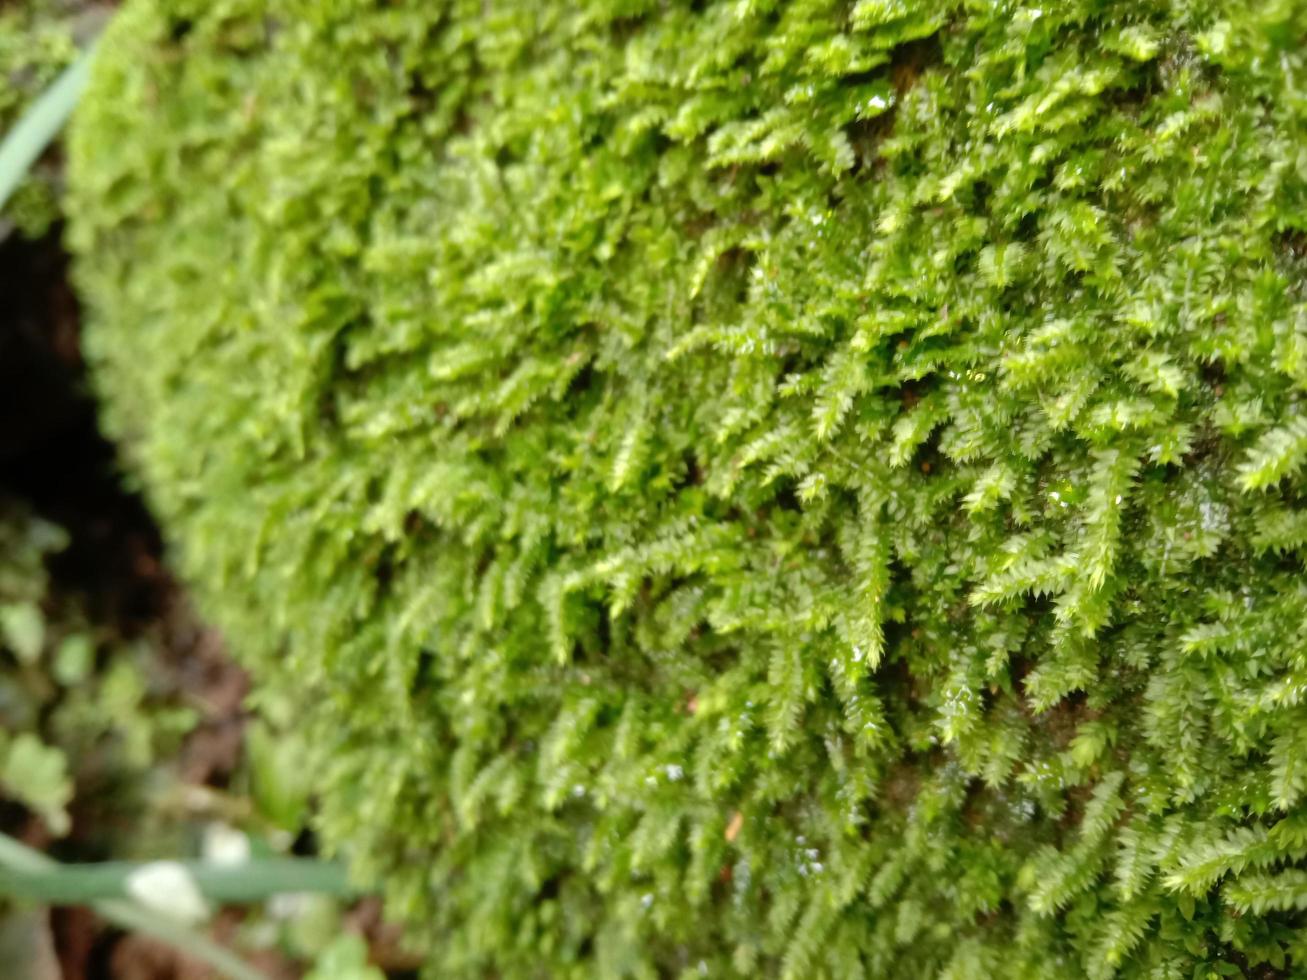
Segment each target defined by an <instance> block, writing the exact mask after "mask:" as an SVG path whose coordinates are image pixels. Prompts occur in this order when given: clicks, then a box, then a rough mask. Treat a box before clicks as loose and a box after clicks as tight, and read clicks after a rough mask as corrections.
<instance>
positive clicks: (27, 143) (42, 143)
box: [0, 47, 95, 208]
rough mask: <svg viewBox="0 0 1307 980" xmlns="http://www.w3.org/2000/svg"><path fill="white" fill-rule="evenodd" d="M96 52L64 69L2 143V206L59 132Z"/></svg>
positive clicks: (0, 146) (91, 52) (70, 110)
mask: <svg viewBox="0 0 1307 980" xmlns="http://www.w3.org/2000/svg"><path fill="white" fill-rule="evenodd" d="M94 54H95V48H94V47H91V48H88V49H87V50H86V51H84V52H82V54H81V55H79V56H78V58H77V60H76V61H74V62H73V63H72V64H71V65H69V66H68V67H67V68H66V69H64V72H63V74H62V75H60V76H59V77H58V78H57V79H55V82H54V84H53V85H51V86H50V87H49V88H48V89H46V90H45V92H43V93H42V94H41V97H40V98H38V99H37V100H36V102H34V103H33V104H32V106H31V108H29V109H28V110H27V112H26V113H25V114H24V115H23V117H22V118H21V119H20V120H18V124H17V125H16V126H14V128H13V129H12V130H11V131H10V132H9V134H8V135H7V136H6V137H5V139H4V142H3V143H0V208H4V206H5V205H6V204H7V203H8V202H9V198H10V197H11V196H12V195H13V193H14V191H15V190H16V189H17V188H18V185H19V184H21V183H22V181H23V178H24V177H26V176H27V174H28V171H30V170H31V169H32V165H33V164H34V163H36V161H37V160H39V159H40V157H41V154H42V153H44V152H45V149H46V147H48V146H49V145H50V143H51V142H53V140H54V138H55V137H56V136H57V135H59V130H60V129H62V128H63V125H64V123H65V122H66V121H67V119H68V116H69V115H70V114H71V113H72V111H73V107H74V106H75V105H77V99H78V98H79V97H80V96H81V94H82V89H83V88H85V86H86V79H87V76H88V74H89V73H90V69H91V59H92V57H93V56H94Z"/></svg>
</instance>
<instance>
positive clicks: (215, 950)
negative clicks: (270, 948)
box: [0, 834, 268, 980]
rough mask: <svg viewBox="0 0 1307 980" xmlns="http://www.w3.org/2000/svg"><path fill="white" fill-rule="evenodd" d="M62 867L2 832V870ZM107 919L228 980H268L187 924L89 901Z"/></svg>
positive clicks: (129, 906)
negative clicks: (145, 936)
mask: <svg viewBox="0 0 1307 980" xmlns="http://www.w3.org/2000/svg"><path fill="white" fill-rule="evenodd" d="M59 867H60V865H59V863H58V862H57V861H53V860H51V859H50V858H48V857H46V856H45V855H44V854H42V853H40V852H39V851H34V850H32V849H31V848H30V847H27V846H26V845H24V844H21V843H19V842H18V841H16V840H14V839H13V838H12V837H9V836H7V835H5V834H0V869H4V870H5V871H7V872H11V873H13V874H17V875H28V876H30V875H36V874H40V873H42V872H50V871H54V870H57V869H58V868H59ZM89 904H90V906H91V908H93V909H94V910H95V911H96V912H97V913H99V915H100V916H101V917H102V918H104V919H105V920H106V921H108V922H112V923H113V924H114V925H116V926H120V927H121V928H123V929H129V930H131V931H132V932H139V933H142V934H144V935H147V936H152V937H154V938H155V939H157V940H159V941H160V942H164V943H167V944H168V945H170V946H172V947H174V948H175V949H178V950H180V951H181V952H183V953H185V954H187V955H188V956H190V957H192V958H193V959H196V960H198V961H200V962H201V963H204V964H206V965H208V966H211V967H213V969H215V970H217V971H218V972H219V973H220V974H222V976H224V977H227V980H268V978H267V977H266V976H265V975H264V974H263V973H261V972H260V971H258V970H256V969H255V968H254V967H252V966H250V965H249V964H248V963H246V962H245V961H244V960H242V959H241V958H240V957H238V956H236V955H235V954H234V953H232V952H231V951H230V950H227V949H224V948H223V947H222V946H219V945H218V944H217V943H215V942H214V941H213V940H211V939H209V937H208V936H205V935H202V934H201V933H198V932H196V931H195V930H194V929H191V928H189V927H188V926H186V925H184V924H182V923H180V922H177V921H174V920H172V919H169V918H167V917H166V916H163V915H160V914H158V913H156V912H152V911H151V910H149V909H147V908H145V907H144V906H141V905H138V904H136V903H135V902H130V901H125V900H121V899H112V900H107V901H96V902H91V903H89Z"/></svg>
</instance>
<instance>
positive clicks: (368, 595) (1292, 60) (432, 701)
mask: <svg viewBox="0 0 1307 980" xmlns="http://www.w3.org/2000/svg"><path fill="white" fill-rule="evenodd" d="M1304 36H1307V8H1305V7H1304V5H1303V4H1301V3H1298V2H1273V3H1246V2H1237V3H1236V2H1208V0H1174V2H1161V0H1132V2H1109V0H1068V2H1065V3H1057V4H1052V3H1049V4H1043V5H1026V6H1022V5H1020V4H1017V3H984V2H979V0H969V2H959V3H947V2H933V3H919V2H913V0H856V2H849V0H795V2H789V3H782V2H779V0H729V2H711V0H709V2H695V3H690V2H677V0H666V2H651V0H650V2H646V0H574V2H567V3H563V2H553V0H550V2H541V0H492V2H483V0H467V2H463V0H449V2H440V3H418V2H411V0H398V2H391V3H380V2H365V0H336V2H331V3H323V2H321V0H285V2H281V3H276V4H273V3H269V2H266V0H218V2H204V3H200V2H195V0H151V2H144V0H128V2H127V3H126V5H125V7H124V8H123V10H122V12H121V14H120V16H119V17H118V19H117V21H116V23H115V25H114V27H113V29H112V31H111V34H110V36H109V37H108V38H107V39H106V41H105V43H104V47H103V49H102V53H101V57H100V60H99V63H98V65H97V68H96V72H95V79H94V83H93V86H92V91H91V92H90V95H89V97H88V101H87V102H86V103H85V104H84V105H83V107H82V109H81V111H80V114H79V117H78V119H77V120H76V125H75V128H74V132H73V136H72V145H71V154H72V157H71V161H72V169H73V197H72V210H73V213H74V217H75V220H74V225H73V229H72V241H73V244H74V246H75V248H76V250H77V252H78V254H79V271H78V275H79V279H80V283H81V286H82V288H83V291H84V294H85V297H86V300H87V302H88V305H89V308H90V315H91V319H92V325H91V328H90V332H89V334H88V337H87V346H88V350H89V351H90V356H91V357H92V359H93V361H94V363H95V366H96V370H97V378H98V385H99V388H100V390H101V392H102V394H103V397H104V399H105V419H106V422H107V425H108V426H109V428H110V429H111V431H112V433H113V434H114V435H115V436H116V437H117V438H119V439H120V440H121V441H122V444H123V446H124V454H125V458H126V459H127V461H128V464H129V466H130V468H131V470H132V472H134V473H135V474H136V475H137V476H138V478H139V480H140V481H141V483H142V484H143V485H144V487H145V488H146V490H147V491H148V494H149V496H150V498H151V500H152V502H153V505H154V507H155V509H156V511H157V513H158V514H159V515H160V516H161V518H162V519H163V521H164V523H165V526H166V528H167V529H168V533H169V535H170V538H171V540H172V542H173V545H174V548H175V551H176V553H177V555H178V557H179V559H180V561H181V563H182V565H183V567H184V569H185V571H186V574H187V575H188V576H189V577H190V579H191V580H192V581H193V582H194V583H195V584H196V586H197V588H198V590H199V591H200V593H201V595H202V596H203V597H204V600H205V606H206V611H207V613H208V614H209V615H210V616H212V617H214V618H215V619H216V620H217V621H218V622H220V623H221V624H222V625H223V626H224V627H225V628H226V630H227V631H228V632H229V634H230V637H231V640H232V643H233V646H234V647H235V648H236V649H237V650H238V651H239V652H240V653H241V655H242V656H243V657H244V658H245V659H246V661H247V662H248V663H249V664H250V665H251V666H252V667H253V669H254V670H255V672H256V674H257V676H258V678H259V680H260V682H261V683H262V684H263V685H264V686H265V688H266V689H267V690H270V691H274V690H275V691H276V692H278V694H279V695H283V694H285V693H287V692H289V693H291V694H293V695H294V696H296V697H297V698H299V700H300V703H301V705H302V712H303V724H304V726H305V730H306V732H308V733H309V735H310V737H311V738H312V739H313V741H314V743H315V744H316V745H317V746H318V747H319V748H320V750H321V752H320V755H321V758H320V761H319V763H318V768H317V770H316V773H315V776H316V781H317V786H318V788H319V792H320V796H321V802H322V808H323V810H322V818H321V824H322V830H323V832H324V836H325V839H326V840H327V841H328V842H329V843H330V844H332V845H335V846H337V847H340V848H343V849H345V850H347V851H348V852H349V853H350V854H351V855H352V856H353V857H354V859H355V861H356V864H357V866H358V868H359V869H360V871H361V872H362V873H363V874H365V875H369V876H372V877H373V878H374V880H376V881H377V882H379V883H380V884H381V885H383V886H384V887H385V888H386V890H387V892H388V895H389V897H390V901H391V904H390V907H391V909H392V911H393V912H394V913H395V914H397V915H400V916H402V917H404V918H406V919H407V920H408V921H409V922H410V923H411V931H412V935H413V936H414V939H415V940H416V941H418V942H420V943H422V944H424V948H425V950H426V951H427V956H428V962H429V964H430V971H431V975H432V976H469V977H472V976H476V977H480V976H501V977H544V976H548V977H568V976H575V977H588V976H601V977H623V976H629V977H660V976H715V977H724V976H760V975H766V976H770V975H778V976H789V977H795V978H807V977H838V978H846V977H858V976H866V977H876V978H880V977H886V978H890V977H893V978H899V977H953V978H976V980H982V978H993V977H1029V978H1047V977H1078V976H1088V977H1112V976H1121V977H1177V978H1178V977H1185V978H1189V977H1212V976H1238V975H1245V976H1250V977H1251V976H1291V975H1294V972H1293V971H1294V970H1295V969H1302V968H1304V967H1301V966H1298V967H1296V966H1295V965H1294V964H1295V963H1303V964H1307V949H1305V948H1304V942H1303V938H1302V937H1303V935H1304V933H1303V932H1302V926H1303V925H1304V923H1303V911H1302V910H1303V908H1304V907H1307V870H1304V869H1303V868H1302V867H1300V865H1301V863H1302V860H1303V858H1304V857H1307V810H1305V809H1304V804H1303V793H1304V789H1307V755H1304V753H1307V704H1304V692H1307V635H1305V633H1307V627H1305V625H1304V623H1305V615H1307V582H1305V581H1304V578H1303V574H1302V572H1303V569H1302V550H1301V549H1302V548H1303V547H1304V546H1307V506H1305V505H1304V500H1303V497H1304V491H1305V490H1307V476H1304V473H1303V469H1302V467H1303V464H1304V462H1307V409H1305V408H1304V403H1303V396H1304V390H1305V389H1307V305H1304V297H1303V286H1302V283H1303V254H1302V253H1303V249H1304V247H1307V246H1305V245H1304V242H1307V238H1304V237H1303V236H1304V231H1305V230H1307V207H1305V202H1307V144H1305V143H1304V140H1303V120H1304V116H1305V114H1307V105H1305V104H1304V94H1303V93H1304V89H1303V86H1304V85H1307V63H1305V59H1304V51H1305V50H1307V49H1305V48H1304V46H1303V39H1304Z"/></svg>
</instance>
